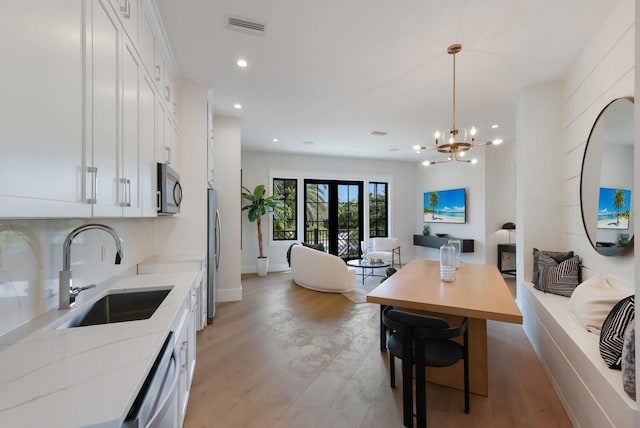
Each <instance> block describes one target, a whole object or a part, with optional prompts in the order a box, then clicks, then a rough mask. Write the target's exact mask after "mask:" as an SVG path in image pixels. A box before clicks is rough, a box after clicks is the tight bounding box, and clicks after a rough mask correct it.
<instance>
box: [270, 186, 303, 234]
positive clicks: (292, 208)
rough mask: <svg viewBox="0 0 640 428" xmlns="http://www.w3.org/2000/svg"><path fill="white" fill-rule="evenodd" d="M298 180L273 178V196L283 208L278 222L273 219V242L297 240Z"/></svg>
mask: <svg viewBox="0 0 640 428" xmlns="http://www.w3.org/2000/svg"><path fill="white" fill-rule="evenodd" d="M297 189H298V180H296V179H295V178H274V179H273V194H274V196H278V197H279V198H280V200H281V201H282V205H283V206H284V214H283V215H282V216H281V217H280V220H276V219H275V218H274V219H273V240H274V241H289V240H296V239H298V203H297V199H298V192H297Z"/></svg>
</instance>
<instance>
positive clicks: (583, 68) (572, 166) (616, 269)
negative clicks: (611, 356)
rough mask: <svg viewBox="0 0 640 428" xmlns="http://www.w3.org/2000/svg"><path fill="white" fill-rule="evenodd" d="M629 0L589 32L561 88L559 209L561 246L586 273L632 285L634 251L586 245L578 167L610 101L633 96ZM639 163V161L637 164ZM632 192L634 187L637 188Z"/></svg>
mask: <svg viewBox="0 0 640 428" xmlns="http://www.w3.org/2000/svg"><path fill="white" fill-rule="evenodd" d="M634 36H635V27H634V1H633V0H623V1H621V2H620V3H619V5H618V7H617V8H616V9H615V10H614V12H613V13H612V14H611V16H609V17H608V18H607V20H606V21H605V22H604V23H603V25H602V27H601V28H600V30H599V31H598V32H597V33H595V34H594V36H593V38H592V40H591V42H590V43H589V44H588V45H587V46H586V47H585V49H584V50H583V51H582V53H581V55H580V57H579V58H578V60H577V61H576V63H575V65H574V66H573V67H572V69H571V71H570V73H569V75H568V78H567V81H566V85H565V87H564V91H563V103H562V104H563V105H562V108H563V120H562V127H563V131H564V132H563V140H562V144H561V147H560V152H561V156H562V164H561V171H562V181H563V186H562V190H563V193H562V212H563V218H564V223H563V227H562V232H563V248H565V249H571V250H574V251H575V252H576V254H578V255H580V257H582V263H583V266H584V269H583V274H584V275H585V277H589V276H592V275H594V274H596V273H606V274H608V275H611V276H614V277H617V278H618V279H620V280H622V281H623V282H625V283H626V284H627V285H628V286H629V287H633V284H634V277H635V275H634V252H633V251H629V252H625V253H624V254H623V255H619V256H616V257H605V256H602V255H600V254H598V253H597V252H596V251H595V250H594V249H593V247H592V246H591V244H590V243H589V241H588V239H587V236H586V233H585V231H584V227H583V223H582V214H581V210H580V198H579V196H580V171H581V166H582V158H583V156H584V150H585V147H586V143H587V139H588V137H589V132H590V130H591V127H592V125H593V123H594V121H595V120H596V118H597V117H598V114H599V113H600V111H601V110H602V109H603V108H604V107H605V106H606V105H607V104H608V103H609V102H611V101H612V100H613V99H615V98H619V97H625V96H633V95H634V93H635V90H634V61H635V60H634V55H632V54H631V53H632V52H634ZM636 165H638V163H636ZM636 190H637V188H636Z"/></svg>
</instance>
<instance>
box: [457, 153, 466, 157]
mask: <svg viewBox="0 0 640 428" xmlns="http://www.w3.org/2000/svg"><path fill="white" fill-rule="evenodd" d="M465 153H467V152H460V154H459V155H458V156H460V157H461V158H463V157H464V155H465Z"/></svg>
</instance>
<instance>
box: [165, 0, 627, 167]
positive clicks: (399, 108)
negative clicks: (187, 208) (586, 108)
mask: <svg viewBox="0 0 640 428" xmlns="http://www.w3.org/2000/svg"><path fill="white" fill-rule="evenodd" d="M157 3H158V6H159V10H160V14H161V17H162V19H163V21H164V25H165V28H166V31H167V35H168V37H169V39H170V42H171V45H172V49H173V53H174V55H175V58H176V61H177V63H178V66H179V68H180V72H181V74H182V76H183V77H185V78H187V79H190V80H192V81H194V82H197V83H200V84H203V85H206V86H208V87H211V88H213V90H214V97H215V111H216V113H217V114H220V115H224V116H234V117H239V118H240V119H241V123H242V148H243V149H251V150H264V151H278V152H289V153H307V154H322V155H337V156H345V157H348V156H351V157H368V158H381V159H395V160H423V159H425V158H426V157H427V156H426V155H425V154H422V155H417V154H415V153H414V152H413V150H412V149H411V146H412V145H414V144H420V145H427V144H431V142H432V135H433V133H434V131H435V130H436V129H438V128H440V129H442V128H444V127H450V126H451V121H452V112H451V110H452V93H451V92H452V56H451V55H448V54H447V53H446V49H447V46H449V45H450V44H452V43H461V44H462V52H461V53H460V54H459V55H457V57H456V85H457V99H456V103H457V106H456V122H457V125H458V127H467V128H470V127H471V126H472V125H474V126H476V128H478V136H479V138H478V139H479V140H481V141H485V140H491V139H494V138H502V139H503V140H504V141H505V144H513V143H514V136H515V107H516V101H517V98H518V94H519V93H520V91H521V89H522V88H523V87H526V86H529V85H534V84H537V83H542V82H546V81H549V80H553V79H558V78H562V77H563V76H564V74H565V73H566V72H567V70H568V69H569V68H570V66H571V65H572V64H573V63H574V61H575V60H576V58H577V56H578V55H579V53H580V51H581V50H582V48H583V47H584V46H585V44H586V43H588V41H589V39H590V38H591V36H592V34H593V33H594V32H595V31H596V30H597V29H598V28H599V27H600V25H601V24H602V22H603V21H604V19H606V17H607V16H608V15H609V13H610V12H611V11H612V10H613V8H614V6H615V4H616V1H612V0H609V1H603V0H535V1H532V0H467V1H465V0H448V1H442V0H402V1H389V0H322V1H317V0H316V1H310V0H297V1H295V0H289V1H286V0H183V1H176V0H157ZM227 16H234V17H241V18H245V19H248V20H250V21H256V22H260V23H263V24H265V25H266V31H265V33H264V35H261V36H255V35H249V34H246V33H241V32H237V31H231V30H229V29H227V26H226V18H227ZM239 58H244V59H246V60H247V61H248V63H249V66H248V67H247V68H245V69H240V68H239V67H238V66H237V65H236V61H237V59H239ZM235 103H239V104H241V105H242V106H243V108H242V110H235V109H234V107H233V105H234V104H235ZM494 123H497V124H499V125H500V128H498V129H491V127H490V126H491V125H492V124H494ZM372 131H386V132H388V134H387V135H386V136H383V137H379V136H373V135H371V132H372ZM273 138H278V140H279V141H278V142H277V143H276V142H273V141H272V140H273ZM305 142H307V144H305ZM308 142H313V144H308ZM490 149H491V150H495V149H498V148H490ZM430 158H431V159H433V158H434V157H433V156H431V157H430Z"/></svg>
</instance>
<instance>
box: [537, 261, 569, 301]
mask: <svg viewBox="0 0 640 428" xmlns="http://www.w3.org/2000/svg"><path fill="white" fill-rule="evenodd" d="M578 284H580V257H578V256H573V257H571V258H569V259H567V260H564V261H563V262H562V263H560V264H558V262H557V261H556V260H555V259H553V258H552V257H551V256H548V255H546V254H544V253H543V254H539V255H538V286H537V287H536V288H537V289H538V290H542V291H544V292H545V293H547V292H548V293H553V294H559V295H560V296H566V297H571V294H572V293H573V290H575V288H576V287H577V286H578Z"/></svg>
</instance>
